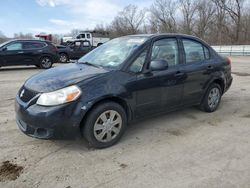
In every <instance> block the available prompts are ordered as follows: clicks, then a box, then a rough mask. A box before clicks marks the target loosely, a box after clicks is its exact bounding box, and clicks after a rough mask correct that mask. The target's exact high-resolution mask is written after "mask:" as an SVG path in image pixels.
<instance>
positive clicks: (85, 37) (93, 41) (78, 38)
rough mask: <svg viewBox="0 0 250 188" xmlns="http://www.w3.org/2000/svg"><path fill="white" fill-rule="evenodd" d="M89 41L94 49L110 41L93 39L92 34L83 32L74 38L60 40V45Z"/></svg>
mask: <svg viewBox="0 0 250 188" xmlns="http://www.w3.org/2000/svg"><path fill="white" fill-rule="evenodd" d="M81 40H82V41H89V42H90V44H91V46H93V47H96V46H100V45H102V44H103V43H105V42H107V41H109V40H110V38H104V37H94V36H93V34H92V33H90V32H83V33H79V34H78V35H76V36H75V37H63V38H62V42H61V43H62V44H67V43H68V44H69V43H72V42H74V41H81Z"/></svg>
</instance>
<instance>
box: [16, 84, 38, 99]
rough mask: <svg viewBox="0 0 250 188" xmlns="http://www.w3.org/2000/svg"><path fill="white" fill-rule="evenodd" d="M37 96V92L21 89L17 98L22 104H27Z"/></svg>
mask: <svg viewBox="0 0 250 188" xmlns="http://www.w3.org/2000/svg"><path fill="white" fill-rule="evenodd" d="M37 94H38V93H37V92H35V91H31V90H29V89H26V88H25V87H22V88H21V89H20V91H19V97H20V99H21V100H22V101H23V102H29V101H30V100H31V99H32V98H33V97H35V96H36V95H37Z"/></svg>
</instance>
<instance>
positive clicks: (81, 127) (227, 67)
mask: <svg viewBox="0 0 250 188" xmlns="http://www.w3.org/2000/svg"><path fill="white" fill-rule="evenodd" d="M231 83H232V76H231V64H230V60H229V59H226V58H223V57H221V56H220V55H218V54H217V53H216V52H215V51H214V50H213V49H212V48H211V47H210V46H209V45H207V44H206V43H205V42H203V41H202V40H200V39H198V38H196V37H192V36H187V35H180V34H176V35H175V34H162V35H134V36H125V37H121V38H116V39H113V40H111V41H109V42H107V43H105V44H103V45H102V46H100V47H98V48H96V49H94V50H92V51H91V52H90V53H88V54H87V55H85V56H83V57H82V58H81V59H80V60H79V61H78V62H77V63H74V64H67V65H63V66H60V67H56V68H54V69H50V70H46V71H43V72H42V73H40V74H37V75H35V76H33V77H31V78H30V79H28V80H27V81H26V82H25V83H24V85H23V86H22V87H21V89H20V90H19V92H18V94H17V96H16V103H15V109H16V122H17V124H18V126H19V128H20V130H21V131H22V132H24V133H25V134H27V135H29V136H32V137H36V138H42V139H50V138H58V137H69V136H72V135H74V136H75V135H77V134H79V133H81V134H82V135H83V136H84V137H85V139H86V140H87V141H88V143H90V145H92V146H93V147H96V148H104V147H109V146H111V145H113V144H115V143H116V142H117V141H118V140H119V139H120V138H121V137H122V135H123V133H124V132H125V130H126V127H127V124H128V123H129V122H132V121H135V120H138V119H141V118H145V117H148V116H152V115H154V114H159V113H163V112H164V113H165V112H168V111H173V110H176V109H180V108H183V107H187V106H193V105H198V106H199V107H200V109H202V110H204V111H206V112H214V111H215V110H216V109H217V108H218V106H219V104H220V101H221V97H222V95H223V94H224V93H225V92H226V91H227V90H228V89H229V87H230V86H231Z"/></svg>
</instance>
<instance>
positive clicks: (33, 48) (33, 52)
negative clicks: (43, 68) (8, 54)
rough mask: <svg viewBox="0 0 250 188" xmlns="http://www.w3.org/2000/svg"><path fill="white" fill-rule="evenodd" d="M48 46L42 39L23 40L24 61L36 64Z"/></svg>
mask: <svg viewBox="0 0 250 188" xmlns="http://www.w3.org/2000/svg"><path fill="white" fill-rule="evenodd" d="M46 46H47V44H46V43H44V42H40V41H25V42H23V62H24V63H25V64H26V65H34V64H36V63H37V62H38V60H39V58H40V56H41V54H42V53H43V48H45V47H46Z"/></svg>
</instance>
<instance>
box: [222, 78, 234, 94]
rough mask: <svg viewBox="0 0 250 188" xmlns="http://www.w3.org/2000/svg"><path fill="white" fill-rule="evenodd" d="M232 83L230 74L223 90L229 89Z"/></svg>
mask: <svg viewBox="0 0 250 188" xmlns="http://www.w3.org/2000/svg"><path fill="white" fill-rule="evenodd" d="M232 83H233V77H232V76H231V77H230V79H229V80H228V81H227V83H226V86H225V91H224V92H227V90H229V88H230V87H231V85H232Z"/></svg>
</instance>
